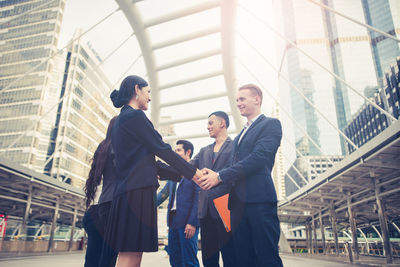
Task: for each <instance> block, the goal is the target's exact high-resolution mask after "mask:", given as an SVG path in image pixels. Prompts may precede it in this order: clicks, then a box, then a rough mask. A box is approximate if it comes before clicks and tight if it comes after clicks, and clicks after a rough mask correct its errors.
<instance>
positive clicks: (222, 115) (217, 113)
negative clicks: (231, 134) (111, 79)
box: [208, 111, 229, 129]
mask: <svg viewBox="0 0 400 267" xmlns="http://www.w3.org/2000/svg"><path fill="white" fill-rule="evenodd" d="M212 115H215V116H216V117H218V118H221V119H223V120H224V121H225V124H226V128H227V129H228V127H229V116H228V114H226V112H223V111H215V112H213V113H211V114H210V115H209V116H208V117H209V118H210V117H211V116H212Z"/></svg>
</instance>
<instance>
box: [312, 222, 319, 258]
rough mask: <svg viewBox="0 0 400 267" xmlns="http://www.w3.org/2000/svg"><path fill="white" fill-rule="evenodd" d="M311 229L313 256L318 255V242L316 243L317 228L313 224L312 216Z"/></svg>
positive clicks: (314, 223)
mask: <svg viewBox="0 0 400 267" xmlns="http://www.w3.org/2000/svg"><path fill="white" fill-rule="evenodd" d="M312 228H313V236H314V238H313V251H314V253H315V254H318V241H317V226H316V222H315V218H314V215H313V216H312Z"/></svg>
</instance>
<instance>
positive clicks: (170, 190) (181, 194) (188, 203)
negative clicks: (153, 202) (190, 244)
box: [157, 178, 199, 229]
mask: <svg viewBox="0 0 400 267" xmlns="http://www.w3.org/2000/svg"><path fill="white" fill-rule="evenodd" d="M176 186H177V183H176V182H173V181H168V182H167V183H166V184H165V186H164V187H163V189H162V190H161V191H160V192H159V193H158V194H157V206H158V205H160V204H161V203H162V202H164V201H165V200H166V199H167V197H168V196H169V202H168V213H167V224H168V227H170V228H173V229H176V228H184V227H185V226H186V224H191V225H193V226H196V227H198V226H199V220H198V219H197V206H198V202H199V201H198V198H199V187H198V186H197V185H196V184H195V183H194V182H193V181H192V180H188V179H184V178H183V179H182V180H181V182H180V184H179V187H178V190H177V191H176ZM175 192H176V193H177V197H178V198H177V199H176V215H175V217H174V220H173V221H172V222H170V211H171V208H172V205H173V203H174V199H175V197H176V195H175Z"/></svg>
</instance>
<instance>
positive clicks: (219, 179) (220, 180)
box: [217, 172, 222, 183]
mask: <svg viewBox="0 0 400 267" xmlns="http://www.w3.org/2000/svg"><path fill="white" fill-rule="evenodd" d="M217 175H218V177H217V178H218V181H219V182H220V183H222V179H221V177H220V176H219V172H217Z"/></svg>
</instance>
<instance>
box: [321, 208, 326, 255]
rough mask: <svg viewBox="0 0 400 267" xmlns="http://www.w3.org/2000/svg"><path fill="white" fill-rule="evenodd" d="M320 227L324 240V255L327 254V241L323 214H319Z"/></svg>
mask: <svg viewBox="0 0 400 267" xmlns="http://www.w3.org/2000/svg"><path fill="white" fill-rule="evenodd" d="M319 227H320V229H321V240H322V251H323V253H324V255H325V254H326V241H325V225H324V221H323V220H322V213H321V212H320V213H319Z"/></svg>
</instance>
